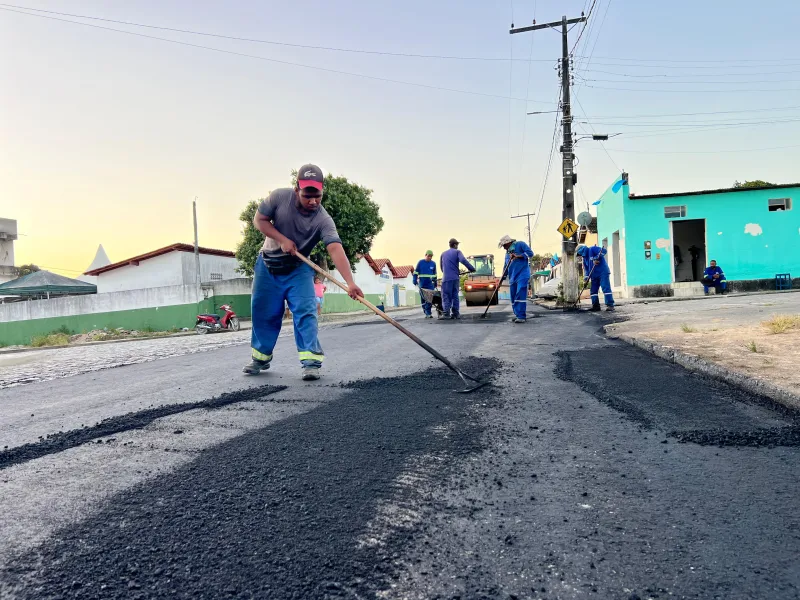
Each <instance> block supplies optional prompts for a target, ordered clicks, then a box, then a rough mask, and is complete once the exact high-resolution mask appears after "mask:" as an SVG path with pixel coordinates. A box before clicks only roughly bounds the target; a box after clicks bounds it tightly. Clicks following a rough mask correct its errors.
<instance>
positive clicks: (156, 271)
mask: <svg viewBox="0 0 800 600" xmlns="http://www.w3.org/2000/svg"><path fill="white" fill-rule="evenodd" d="M199 254H200V282H201V283H203V284H205V283H211V282H213V281H222V280H223V279H236V278H238V277H241V274H239V273H237V272H236V268H237V267H238V266H239V264H238V262H237V261H236V255H235V254H234V253H233V252H231V251H230V250H215V249H213V248H200V249H199ZM84 275H87V276H89V277H96V278H97V279H96V281H97V284H96V285H97V293H98V294H105V293H107V292H122V291H126V290H139V289H145V288H155V287H166V286H172V285H197V269H196V266H195V256H194V246H192V245H190V244H172V245H171V246H166V247H164V248H159V249H158V250H153V251H152V252H148V253H146V254H141V255H139V256H134V257H133V258H128V259H126V260H122V261H119V262H115V263H111V264H108V265H105V266H103V267H99V268H96V269H92V270H89V271H86V273H84Z"/></svg>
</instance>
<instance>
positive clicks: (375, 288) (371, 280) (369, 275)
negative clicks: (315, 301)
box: [327, 258, 386, 294]
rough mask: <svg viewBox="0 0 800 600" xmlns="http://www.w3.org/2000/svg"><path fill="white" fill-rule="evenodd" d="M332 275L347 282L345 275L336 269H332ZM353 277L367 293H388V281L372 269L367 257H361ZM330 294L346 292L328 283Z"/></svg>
mask: <svg viewBox="0 0 800 600" xmlns="http://www.w3.org/2000/svg"><path fill="white" fill-rule="evenodd" d="M331 275H333V276H334V277H336V279H338V280H339V281H341V282H342V283H345V281H344V277H342V276H340V275H339V273H338V272H337V271H336V269H334V270H333V271H331ZM353 279H354V280H355V282H356V285H357V286H358V287H360V288H361V290H362V291H363V292H364V293H365V294H385V293H386V281H385V280H383V279H380V278H379V277H378V276H377V275H376V274H375V271H373V270H372V267H370V266H369V263H368V262H367V261H366V260H365V259H363V258H362V259H361V260H359V261H358V263H356V270H355V273H353ZM327 293H330V294H335V293H341V294H344V292H343V291H342V290H340V289H339V288H338V287H336V286H335V285H328V292H327Z"/></svg>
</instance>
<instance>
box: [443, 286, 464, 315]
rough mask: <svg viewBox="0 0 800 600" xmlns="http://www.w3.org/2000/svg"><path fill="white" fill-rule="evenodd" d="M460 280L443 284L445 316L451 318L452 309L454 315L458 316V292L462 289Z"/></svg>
mask: <svg viewBox="0 0 800 600" xmlns="http://www.w3.org/2000/svg"><path fill="white" fill-rule="evenodd" d="M459 284H460V282H459V280H458V279H451V280H450V281H443V282H442V310H443V311H444V314H445V316H450V309H452V312H453V314H454V315H457V314H458V309H459V301H458V290H459V288H460V287H461V286H460V285H459Z"/></svg>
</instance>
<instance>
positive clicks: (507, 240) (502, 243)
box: [497, 235, 514, 248]
mask: <svg viewBox="0 0 800 600" xmlns="http://www.w3.org/2000/svg"><path fill="white" fill-rule="evenodd" d="M513 241H514V238H512V237H511V236H510V235H504V236H503V237H501V238H500V243H499V244H497V247H498V248H502V247H503V246H505V245H506V244H510V243H511V242H513Z"/></svg>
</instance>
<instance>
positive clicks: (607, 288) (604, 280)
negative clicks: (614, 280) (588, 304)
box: [590, 273, 614, 306]
mask: <svg viewBox="0 0 800 600" xmlns="http://www.w3.org/2000/svg"><path fill="white" fill-rule="evenodd" d="M591 280H592V285H591V288H590V289H591V294H592V304H598V305H599V304H600V294H598V292H599V291H600V290H601V289H602V290H603V295H604V296H605V301H606V306H614V296H612V295H611V276H610V275H609V274H608V273H605V274H604V275H597V276H594V275H592V277H591Z"/></svg>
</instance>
